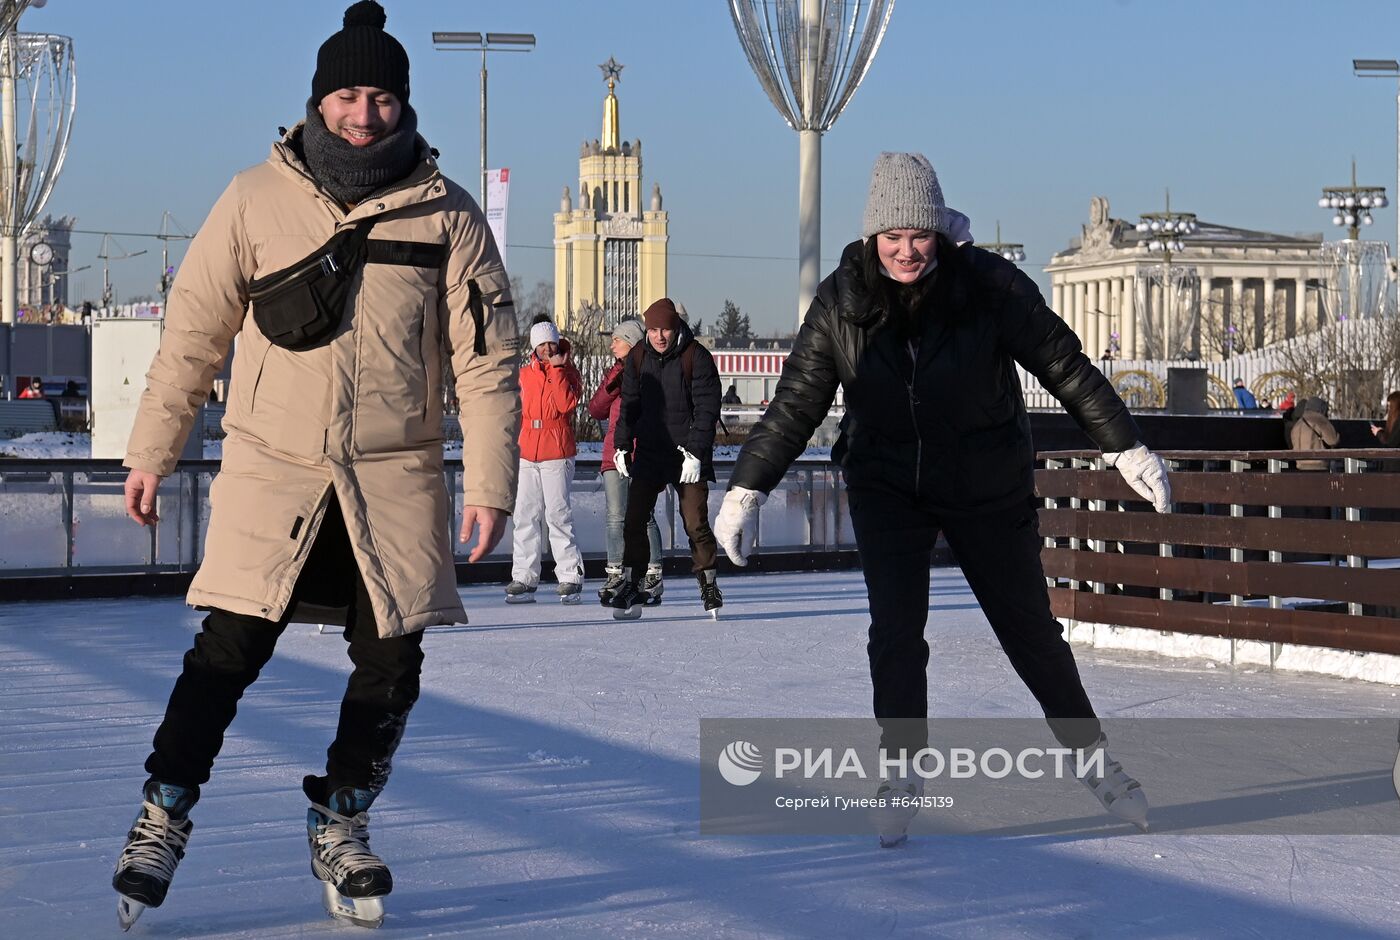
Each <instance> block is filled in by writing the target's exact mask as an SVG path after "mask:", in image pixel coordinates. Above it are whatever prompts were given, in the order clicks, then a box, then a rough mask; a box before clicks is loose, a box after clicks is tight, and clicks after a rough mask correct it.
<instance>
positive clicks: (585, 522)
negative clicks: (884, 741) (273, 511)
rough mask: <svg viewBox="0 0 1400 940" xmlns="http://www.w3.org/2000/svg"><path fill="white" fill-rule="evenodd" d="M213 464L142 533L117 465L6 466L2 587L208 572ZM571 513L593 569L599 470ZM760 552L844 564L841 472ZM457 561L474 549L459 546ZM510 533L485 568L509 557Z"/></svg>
mask: <svg viewBox="0 0 1400 940" xmlns="http://www.w3.org/2000/svg"><path fill="white" fill-rule="evenodd" d="M732 468H733V461H732V460H731V461H723V460H716V461H715V473H716V476H717V477H718V480H717V482H716V483H715V484H713V485H712V486H711V488H710V515H711V518H713V517H714V514H715V513H716V512H718V511H719V506H720V503H721V502H722V500H723V498H724V491H725V489H726V487H727V483H728V477H729V473H730V471H731V470H732ZM218 470H219V462H218V461H214V460H203V461H188V462H181V463H180V464H179V465H178V467H177V468H176V470H175V472H174V473H173V474H172V475H171V476H170V477H169V478H167V479H166V480H165V481H164V482H162V484H161V487H160V490H159V492H158V494H157V502H156V512H157V514H158V515H159V516H160V519H161V521H160V523H159V524H158V525H156V526H153V527H150V528H142V527H140V526H138V525H136V524H135V523H133V522H132V521H131V520H130V519H128V518H127V516H126V510H125V502H124V497H123V492H122V486H123V483H124V482H125V480H126V475H127V471H126V470H125V469H124V468H123V467H122V466H121V462H120V461H118V460H3V459H0V535H2V536H3V537H0V580H3V579H7V578H70V577H76V576H82V575H114V574H121V575H164V574H184V573H192V572H193V571H194V570H195V569H196V568H198V566H199V562H200V558H201V553H202V547H203V545H204V537H205V532H206V528H207V526H208V521H209V485H210V483H211V482H212V481H213V479H214V475H215V474H216V473H217V472H218ZM461 474H462V464H461V462H460V461H449V462H448V463H447V467H446V474H445V475H446V483H447V486H448V491H449V492H450V493H452V494H453V497H452V499H453V505H452V512H453V529H452V531H453V532H455V531H457V528H458V527H459V526H460V524H461V517H462V481H461ZM571 502H572V506H573V513H574V532H575V536H576V538H577V540H578V545H579V549H580V550H581V551H582V552H583V554H584V557H585V558H602V557H604V556H605V554H606V525H607V496H606V494H605V492H604V489H603V481H602V474H601V472H600V470H599V462H598V461H597V460H581V461H579V462H578V463H577V464H576V467H575V473H574V482H573V489H572V491H571ZM656 518H657V524H658V525H659V526H660V527H661V533H662V545H663V547H664V548H665V549H667V551H668V552H670V551H673V550H680V551H687V550H688V541H687V538H686V534H685V530H684V527H683V525H682V521H681V517H680V513H679V511H678V507H677V505H676V502H675V497H674V494H673V493H672V492H671V491H670V490H669V489H668V490H667V491H666V493H665V495H664V497H663V499H661V500H659V501H658V503H657V511H656ZM758 545H759V546H760V547H761V548H762V549H764V551H765V552H766V553H781V552H801V553H816V554H832V555H834V554H836V553H838V552H842V551H850V550H853V549H854V548H855V540H854V536H853V534H852V530H851V525H850V516H849V512H848V509H847V504H846V491H845V488H844V487H843V486H842V485H841V483H840V480H839V468H837V467H836V466H835V465H834V464H831V463H829V462H826V461H800V462H799V463H797V464H794V466H793V467H792V469H790V470H789V471H788V473H787V474H786V476H785V477H784V478H783V481H782V483H780V484H779V485H778V486H777V487H776V488H775V489H774V490H773V492H772V494H770V496H769V499H768V501H767V502H766V503H765V504H764V506H763V507H762V508H761V509H760V511H759V526H758ZM454 546H455V547H456V551H457V553H458V554H457V558H458V561H459V562H465V560H466V549H465V547H463V546H457V545H456V543H455V542H454ZM510 548H511V530H510V529H509V527H508V528H507V531H506V533H505V537H504V538H502V540H501V543H500V545H499V546H497V549H496V551H495V552H494V553H492V554H491V555H490V556H488V557H487V559H486V560H487V561H491V560H495V561H504V560H508V559H509V557H510Z"/></svg>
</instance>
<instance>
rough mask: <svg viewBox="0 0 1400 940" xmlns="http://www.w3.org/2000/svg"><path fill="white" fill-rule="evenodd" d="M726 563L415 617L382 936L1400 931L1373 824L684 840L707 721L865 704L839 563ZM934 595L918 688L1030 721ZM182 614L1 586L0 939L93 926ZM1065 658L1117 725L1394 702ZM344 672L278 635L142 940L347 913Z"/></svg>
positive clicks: (172, 662)
mask: <svg viewBox="0 0 1400 940" xmlns="http://www.w3.org/2000/svg"><path fill="white" fill-rule="evenodd" d="M723 587H724V589H725V596H726V612H727V613H729V615H730V617H729V619H725V620H721V621H720V622H718V623H713V622H711V621H710V620H709V619H708V618H707V617H705V616H704V615H703V614H702V613H701V612H700V611H699V609H698V606H697V599H696V590H695V587H694V585H693V584H690V583H688V581H687V580H686V579H673V581H672V582H671V584H670V587H669V589H668V591H667V595H666V603H665V605H664V606H663V607H661V608H658V609H655V610H652V611H648V614H647V616H646V617H645V618H644V619H643V620H641V621H638V622H632V623H619V622H616V621H613V620H612V619H610V618H609V617H607V616H606V615H605V613H604V612H603V611H601V610H600V609H599V608H597V607H595V606H591V605H585V606H582V607H561V606H559V605H557V604H552V603H547V602H542V603H539V604H536V605H528V606H511V607H507V606H505V605H504V604H502V603H501V600H500V596H501V595H500V588H499V586H481V587H468V588H464V589H463V591H462V593H463V596H464V599H465V601H466V605H467V609H468V610H469V612H470V613H471V616H472V623H471V624H470V625H469V626H458V627H453V628H435V629H433V630H432V631H431V632H430V633H429V634H428V636H427V638H426V640H425V650H426V652H427V663H426V667H425V673H424V677H423V689H424V692H423V696H422V698H421V700H420V702H419V704H418V707H417V709H416V710H415V712H414V714H413V718H412V720H411V721H410V724H409V729H408V734H407V737H406V738H405V741H404V744H403V747H402V748H401V750H400V751H399V755H398V758H397V761H396V771H395V776H394V778H393V780H392V782H391V784H390V787H389V789H388V790H387V791H386V792H385V793H384V795H383V797H381V799H380V801H379V803H378V804H377V805H376V807H375V810H374V813H373V822H372V830H373V833H374V846H375V848H376V850H377V851H379V852H380V853H381V854H382V855H383V856H384V857H385V858H386V859H387V860H388V861H389V862H390V864H391V865H392V867H393V871H394V877H395V883H396V889H395V891H394V893H393V895H392V896H391V897H390V899H389V902H388V904H387V909H388V912H389V916H388V919H387V921H386V923H385V925H384V927H383V929H382V931H381V932H380V934H378V935H377V936H382V937H385V938H390V937H429V936H432V937H457V936H467V935H476V934H478V933H485V932H487V931H490V932H492V933H493V934H495V935H500V936H509V937H516V936H519V937H531V936H549V937H561V936H567V937H576V936H582V937H656V936H678V937H679V936H686V937H691V936H693V937H752V936H792V937H797V936H842V937H846V936H850V937H854V936H861V937H866V936H884V935H893V936H919V937H988V938H1001V937H1012V938H1043V937H1105V938H1114V940H1117V938H1122V937H1154V938H1159V937H1160V938H1166V937H1172V938H1176V937H1180V938H1195V937H1220V938H1225V937H1230V938H1235V937H1261V938H1282V937H1299V938H1303V937H1307V938H1315V937H1343V936H1345V937H1362V938H1371V937H1394V936H1400V929H1398V928H1397V926H1396V913H1397V902H1396V897H1397V885H1396V881H1397V875H1396V872H1397V871H1400V840H1396V839H1395V838H1393V837H1379V836H1351V837H1336V836H1332V837H1321V836H1314V837H1306V838H1304V837H1297V836H1295V837H1291V838H1290V837H1285V836H1203V835H1168V834H1155V835H1135V834H1132V835H1129V834H1124V835H1119V836H1115V837H1112V838H1108V837H1105V833H1104V832H1102V831H1098V832H1094V831H1083V830H1080V831H1071V832H1060V833H1056V834H1053V835H1045V836H1025V837H1015V838H1011V837H1003V838H988V837H969V836H962V837H918V838H915V839H913V840H911V842H910V843H909V844H908V845H907V846H906V847H904V848H903V849H900V850H893V851H884V850H881V849H879V848H877V847H876V846H875V844H874V842H875V840H874V838H873V837H870V836H862V837H830V836H827V837H817V836H807V837H801V838H779V837H743V838H739V837H712V836H706V837H702V836H701V835H700V834H699V827H698V789H699V782H698V773H697V764H696V761H697V757H696V754H697V747H698V744H697V742H698V733H699V728H698V721H697V719H698V718H700V717H747V716H769V715H787V716H813V717H829V716H861V715H864V714H865V713H866V709H867V708H868V707H869V706H868V702H869V678H868V675H867V671H866V665H865V656H864V641H865V637H864V631H865V627H866V624H867V622H868V621H867V606H866V599H865V593H864V587H863V583H862V581H861V578H860V575H859V573H855V572H848V573H834V574H833V573H822V574H810V575H767V576H760V575H753V576H747V577H729V578H727V579H725V580H724V582H723ZM930 606H931V608H932V614H931V625H930V639H931V642H932V644H933V646H934V656H933V661H932V663H931V664H930V677H931V683H930V696H931V709H932V712H933V713H934V714H936V715H947V716H978V717H988V716H998V717H1007V716H1032V715H1036V714H1038V713H1037V711H1036V708H1035V706H1034V703H1033V702H1032V700H1031V699H1030V697H1029V695H1028V694H1027V693H1026V691H1025V690H1024V688H1023V687H1022V686H1021V684H1020V683H1019V682H1018V681H1017V680H1016V679H1015V677H1014V676H1013V675H1012V674H1011V673H1010V670H1009V668H1008V667H1007V666H1006V664H1005V663H1004V661H1003V659H1002V656H1001V654H1000V652H999V650H998V649H997V647H996V644H995V642H994V640H993V639H992V637H991V634H990V631H989V628H988V627H987V624H986V622H985V620H984V619H983V617H982V616H981V614H980V612H979V611H978V610H977V608H976V605H975V603H974V601H973V599H972V597H971V595H970V593H969V591H968V589H967V587H966V584H965V582H964V581H963V579H962V577H961V575H960V574H959V573H958V572H957V571H956V570H952V569H938V570H935V571H934V577H933V587H932V591H931V596H930ZM199 617H200V615H199V614H198V613H196V612H193V611H189V610H187V609H186V608H184V606H183V605H182V603H181V602H180V601H179V600H178V599H156V600H113V601H73V602H64V603H51V604H15V605H10V606H8V607H7V608H5V609H4V610H0V699H2V700H3V702H4V717H5V720H4V721H3V722H0V754H3V755H4V757H3V761H0V850H2V851H3V854H2V855H0V858H3V861H2V862H0V888H3V891H4V896H5V898H6V908H7V911H6V919H5V928H4V929H5V934H6V935H7V936H13V937H25V938H29V937H85V936H103V935H115V933H116V925H115V895H114V894H113V892H112V890H111V887H110V877H111V870H112V866H113V864H114V862H115V859H116V856H117V853H118V852H119V850H120V847H121V844H122V840H123V837H124V835H125V832H126V829H127V826H128V825H129V823H130V821H131V818H132V816H133V815H134V813H135V811H136V809H137V805H138V801H139V786H140V783H141V781H142V779H143V778H144V774H143V773H142V770H141V763H142V761H143V760H144V758H145V756H146V753H147V750H148V747H149V743H150V737H151V733H152V731H153V730H154V728H155V725H156V723H157V721H158V719H159V716H160V714H161V712H162V711H163V708H164V704H165V701H166V697H167V695H168V694H169V690H170V686H171V684H172V682H173V680H174V677H175V675H176V673H177V671H178V669H179V666H180V657H181V655H182V654H183V652H184V650H185V649H186V648H187V646H188V644H189V641H190V637H191V635H192V633H193V632H194V631H196V630H197V628H198V622H199ZM1078 656H1079V659H1080V668H1081V671H1082V673H1083V674H1084V678H1085V682H1086V685H1087V686H1088V688H1089V690H1090V692H1091V694H1092V695H1093V697H1094V700H1095V703H1096V705H1097V706H1098V707H1099V709H1100V711H1101V712H1102V713H1103V714H1105V715H1106V716H1108V719H1109V721H1110V723H1111V722H1112V720H1113V718H1115V717H1128V716H1132V717H1152V716H1169V715H1175V716H1202V715H1215V714H1221V713H1228V714H1235V715H1273V714H1331V715H1356V716H1375V715H1390V714H1393V713H1394V710H1395V702H1396V699H1395V694H1394V692H1393V691H1392V690H1390V689H1388V688H1386V687H1383V686H1376V685H1369V684H1366V683H1360V682H1349V681H1344V680H1339V679H1324V678H1317V677H1309V676H1290V675H1287V674H1282V673H1269V672H1260V671H1254V670H1237V669H1231V668H1229V667H1220V668H1211V669H1207V668H1204V667H1203V666H1202V664H1199V663H1182V662H1173V661H1167V660H1162V659H1158V658H1155V657H1152V656H1150V655H1145V654H1134V653H1118V652H1104V651H1099V650H1083V649H1081V650H1079V651H1078ZM347 672H348V663H347V660H346V657H345V654H344V644H343V643H342V641H341V640H340V639H339V637H338V636H336V635H334V634H331V633H327V634H325V635H318V634H317V632H316V631H315V628H313V627H307V626H303V625H293V626H292V627H290V628H289V629H288V631H287V633H286V634H285V635H284V636H283V638H282V641H281V644H280V646H279V648H278V651H277V655H276V656H275V657H274V658H273V661H272V662H271V663H270V664H269V666H268V667H267V669H266V670H265V671H264V674H263V677H262V679H261V680H260V681H259V682H258V683H257V684H256V685H255V686H254V687H253V688H252V689H251V690H250V692H249V693H248V695H247V696H246V697H245V698H244V700H243V703H242V707H241V714H240V715H239V716H238V719H237V720H236V721H235V723H234V725H233V729H232V732H231V733H230V735H229V738H228V741H227V744H226V746H225V748H224V753H223V755H222V757H221V758H220V760H219V762H218V764H217V765H216V767H215V771H214V779H213V780H212V781H211V782H210V784H209V785H208V786H207V787H206V788H205V789H204V797H203V799H202V801H201V802H200V804H199V806H198V807H197V808H196V811H195V814H194V819H195V829H194V834H193V837H192V840H191V843H190V848H189V853H188V855H187V856H186V859H185V861H184V863H183V865H182V866H181V868H180V871H179V873H178V875H177V877H176V879H175V883H174V886H173V888H172V891H171V895H170V897H169V898H168V899H167V901H166V903H165V905H164V906H163V907H161V908H160V909H155V910H149V911H147V912H146V913H145V915H144V916H143V918H142V920H141V921H140V922H139V923H138V924H137V925H136V927H135V928H133V930H132V934H131V935H132V936H133V937H137V936H159V937H175V936H207V937H223V938H241V940H251V938H259V940H260V938H268V937H305V936H329V935H347V936H348V935H351V934H355V933H358V934H359V935H360V936H367V935H366V934H364V933H363V932H362V931H357V929H356V928H345V927H339V926H337V925H335V924H333V923H332V922H331V921H329V920H327V919H325V917H324V915H323V914H322V913H321V909H320V902H319V900H318V896H319V886H318V885H317V883H316V882H314V881H313V879H312V878H311V876H310V874H309V871H308V867H309V866H308V863H307V850H306V844H305V839H304V828H303V826H304V818H305V802H304V799H303V797H302V795H301V792H300V788H299V782H300V780H301V777H302V775H303V774H305V773H310V772H317V771H319V769H320V766H321V761H322V759H323V754H324V748H325V746H326V745H327V744H328V743H329V741H330V738H331V735H332V734H333V731H334V728H335V722H336V706H337V702H338V700H339V696H340V692H341V690H342V688H343V685H344V678H345V676H346V674H347ZM1130 769H1131V768H1130ZM1047 785H1049V784H1047ZM1084 799H1085V800H1090V798H1089V797H1088V795H1087V794H1085V795H1084ZM1088 806H1092V801H1090V802H1089V803H1088V804H1087V805H1086V809H1085V811H1086V813H1087V812H1091V810H1089V809H1088Z"/></svg>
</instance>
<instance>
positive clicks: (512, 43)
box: [433, 32, 535, 213]
mask: <svg viewBox="0 0 1400 940" xmlns="http://www.w3.org/2000/svg"><path fill="white" fill-rule="evenodd" d="M433 48H435V49H437V50H439V51H440V52H477V51H480V52H481V211H482V213H485V212H486V53H488V52H529V51H530V50H531V49H533V48H535V34H534V33H438V32H435V33H433Z"/></svg>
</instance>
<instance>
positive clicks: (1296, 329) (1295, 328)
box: [1288, 277, 1308, 339]
mask: <svg viewBox="0 0 1400 940" xmlns="http://www.w3.org/2000/svg"><path fill="white" fill-rule="evenodd" d="M1307 316H1308V279H1307V278H1306V277H1295V278H1294V279H1293V323H1292V324H1291V326H1292V329H1291V330H1289V332H1288V338H1290V339H1291V338H1292V337H1294V336H1297V335H1298V334H1299V333H1302V332H1304V331H1305V330H1306V329H1307V325H1306V324H1307V322H1308V321H1307Z"/></svg>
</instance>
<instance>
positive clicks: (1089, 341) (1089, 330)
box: [1083, 281, 1103, 359]
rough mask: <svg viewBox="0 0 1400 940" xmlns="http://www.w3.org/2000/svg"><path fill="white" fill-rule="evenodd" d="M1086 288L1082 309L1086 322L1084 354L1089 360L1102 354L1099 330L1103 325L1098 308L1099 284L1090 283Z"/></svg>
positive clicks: (1095, 282) (1096, 282)
mask: <svg viewBox="0 0 1400 940" xmlns="http://www.w3.org/2000/svg"><path fill="white" fill-rule="evenodd" d="M1086 286H1087V287H1088V292H1087V294H1086V299H1085V307H1084V313H1085V315H1086V321H1087V322H1086V323H1085V326H1084V337H1083V342H1084V352H1085V353H1086V354H1088V356H1089V358H1090V359H1098V358H1099V353H1101V352H1103V344H1102V343H1101V342H1100V340H1099V329H1100V325H1101V324H1102V323H1103V317H1102V316H1100V313H1101V310H1100V308H1099V282H1098V281H1090V282H1089V283H1088V284H1087V285H1086Z"/></svg>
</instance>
